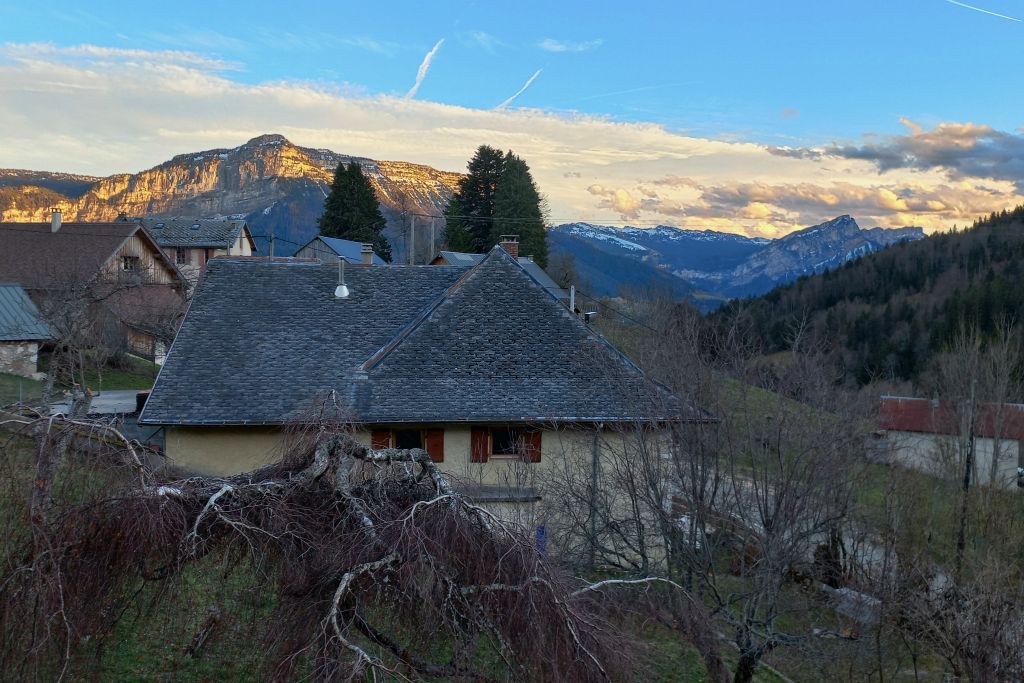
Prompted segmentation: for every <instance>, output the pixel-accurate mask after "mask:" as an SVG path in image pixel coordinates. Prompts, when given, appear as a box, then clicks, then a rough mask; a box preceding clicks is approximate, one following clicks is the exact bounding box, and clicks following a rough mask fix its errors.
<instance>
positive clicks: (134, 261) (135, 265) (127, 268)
mask: <svg viewBox="0 0 1024 683" xmlns="http://www.w3.org/2000/svg"><path fill="white" fill-rule="evenodd" d="M138 269H139V257H138V256H122V257H121V270H123V271H124V272H126V273H134V272H135V271H137V270H138Z"/></svg>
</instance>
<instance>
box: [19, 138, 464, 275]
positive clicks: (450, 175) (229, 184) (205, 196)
mask: <svg viewBox="0 0 1024 683" xmlns="http://www.w3.org/2000/svg"><path fill="white" fill-rule="evenodd" d="M351 162H356V163H359V164H360V166H362V168H363V171H364V172H365V173H366V175H367V176H368V177H369V179H370V183H371V184H372V185H373V188H374V191H375V192H376V194H377V197H378V200H379V201H380V204H381V211H382V213H383V214H384V218H385V220H386V221H387V228H386V230H385V234H386V236H387V237H388V238H389V240H390V241H391V242H392V247H393V251H395V252H397V253H398V254H399V255H401V254H403V253H404V251H405V250H404V247H405V231H406V226H407V223H406V220H407V219H406V218H405V216H404V212H411V213H426V214H434V215H440V214H441V213H442V212H443V210H444V207H445V206H446V205H447V202H448V198H449V197H450V196H451V194H452V192H453V191H454V189H455V187H456V185H457V183H458V180H459V179H460V178H461V177H462V174H461V173H455V172H451V171H441V170H438V169H435V168H432V167H430V166H426V165H424V164H414V163H411V162H405V161H388V160H373V159H369V158H366V157H357V156H352V155H347V154H341V153H337V152H333V151H331V150H329V149H323V148H319V149H318V148H310V147H301V146H298V145H295V144H293V143H291V142H290V141H289V140H288V139H287V138H285V137H284V136H283V135H280V134H276V133H270V134H265V135H260V136H257V137H255V138H252V139H251V140H249V141H247V142H245V143H244V144H242V145H238V146H237V147H221V148H214V149H208V150H202V151H198V152H186V153H182V154H177V155H175V156H173V157H171V158H170V159H168V160H167V161H164V162H162V163H160V164H157V165H156V166H153V167H151V168H148V169H145V170H143V171H139V172H137V173H116V174H112V175H109V176H106V177H102V178H95V177H92V176H76V175H75V174H67V173H57V172H42V171H19V170H17V169H0V220H4V221H46V220H49V209H50V208H51V207H58V208H60V209H61V210H62V211H63V213H64V215H65V218H66V220H88V221H105V220H113V219H114V218H116V217H117V215H118V214H119V213H121V212H124V213H126V214H128V215H130V216H146V215H152V216H157V215H188V216H196V217H204V218H221V217H228V216H232V217H236V218H245V219H246V220H247V221H248V222H249V224H250V227H251V228H252V230H253V232H254V233H255V234H257V235H261V236H269V235H271V234H273V235H274V236H275V237H276V238H277V244H276V245H275V248H276V253H278V254H282V255H283V254H289V253H292V252H294V251H295V249H297V248H298V246H300V245H301V244H304V243H305V242H307V241H308V240H309V239H311V238H312V237H313V236H314V235H316V233H317V227H316V219H317V218H319V216H320V214H321V213H322V211H323V201H324V199H325V198H326V196H327V193H328V192H329V191H330V184H331V181H332V179H333V174H334V168H335V167H336V166H337V164H338V163H351ZM57 176H60V177H62V178H64V182H63V184H61V183H57V182H55V181H54V180H53V178H54V177H57ZM75 178H77V179H78V180H77V181H76V180H74V179H75ZM5 181H6V182H5ZM76 183H77V185H76ZM83 184H84V185H85V187H84V188H83V187H81V186H82V185H83ZM61 189H63V190H64V191H61ZM75 189H77V190H78V193H77V194H76V193H75V191H73V190H75ZM435 227H437V226H435ZM440 228H443V226H439V227H438V229H437V230H436V234H437V235H440V233H441V229H440ZM260 241H261V242H263V243H264V245H265V242H266V237H263V238H262V239H261V240H260ZM264 251H265V250H264Z"/></svg>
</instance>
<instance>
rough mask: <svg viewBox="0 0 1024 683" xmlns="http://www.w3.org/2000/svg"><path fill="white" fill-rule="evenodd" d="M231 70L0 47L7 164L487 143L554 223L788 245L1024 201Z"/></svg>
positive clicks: (423, 158)
mask: <svg viewBox="0 0 1024 683" xmlns="http://www.w3.org/2000/svg"><path fill="white" fill-rule="evenodd" d="M435 47H436V46H435ZM225 68H226V67H225V65H224V64H223V63H222V62H219V61H217V60H209V59H205V58H203V57H202V56H201V55H194V54H192V53H178V52H146V51H139V50H113V49H110V48H100V47H95V46H77V47H73V48H57V47H54V46H52V45H5V46H0V130H3V131H4V140H5V142H4V148H3V156H2V158H0V165H2V166H5V167H19V168H34V169H39V170H52V171H73V172H79V173H87V174H92V175H107V174H110V173H113V172H134V171H138V170H141V169H144V168H148V167H151V166H153V165H155V164H158V163H161V162H163V161H165V160H167V159H169V158H170V157H172V156H174V155H176V154H181V153H186V152H192V151H200V150H204V149H210V148H214V147H230V146H234V145H238V144H241V143H243V142H245V141H246V140H247V139H249V138H251V137H254V136H256V135H260V134H263V133H270V132H275V133H282V134H284V135H285V136H287V137H288V138H289V139H291V140H292V141H293V142H295V143H296V144H300V145H306V146H310V147H327V148H330V149H333V150H336V151H338V152H341V153H346V154H353V155H357V156H366V157H370V158H376V159H395V160H405V161H411V162H418V163H426V164H430V165H432V166H435V167H437V168H441V169H446V170H463V169H464V168H465V164H466V161H467V159H469V157H470V156H471V155H472V153H473V151H474V150H475V149H476V147H477V146H479V145H480V144H490V145H493V146H495V147H498V148H500V149H513V150H515V152H516V153H517V154H519V155H520V156H522V157H523V158H524V159H525V160H526V161H527V163H529V164H530V167H531V168H532V169H533V172H534V176H535V178H536V180H537V183H538V185H539V186H540V188H541V190H542V192H544V194H545V195H547V197H548V200H549V204H550V210H551V217H552V218H553V219H555V220H558V221H559V222H561V221H570V220H589V221H593V222H611V223H616V222H623V221H625V220H628V221H630V222H633V223H635V224H640V225H646V224H653V223H657V222H662V223H673V224H685V225H689V226H690V227H715V228H718V229H726V230H733V231H743V232H747V233H751V234H755V233H756V234H781V233H784V232H786V231H788V230H791V229H793V228H795V227H800V226H801V225H804V224H808V222H809V221H811V220H812V219H820V218H823V217H824V218H828V217H831V216H834V215H838V214H841V213H852V214H853V215H854V216H856V217H857V218H858V219H859V220H861V222H862V223H863V224H866V225H873V224H881V225H906V224H925V225H927V226H929V227H943V226H949V225H952V223H953V222H957V223H960V224H963V223H965V222H968V221H969V220H970V219H971V218H973V217H974V216H976V215H978V214H981V213H987V212H989V211H992V210H1001V209H1002V208H1004V207H1006V206H1012V205H1013V204H1014V203H1018V202H1024V198H1022V197H1020V196H1019V193H1018V192H1017V191H1016V189H1015V187H1014V185H1013V183H1012V182H1011V181H1009V180H1005V179H1004V180H991V179H989V180H986V179H983V178H979V177H971V178H954V177H951V175H950V173H949V171H948V169H946V168H944V167H928V168H920V167H915V168H902V167H896V168H891V169H887V170H885V171H883V172H881V173H880V172H879V168H878V165H877V164H876V163H875V162H874V161H872V160H870V159H857V158H843V157H837V156H835V155H823V156H819V157H814V156H813V155H809V154H789V155H787V154H779V153H778V150H772V149H770V148H768V147H766V146H764V145H760V144H753V143H749V142H730V141H722V140H714V139H707V138H700V137H695V136H688V135H683V134H679V133H677V132H673V131H670V130H668V129H666V128H664V127H662V126H660V125H656V124H651V123H622V122H617V121H614V120H611V119H608V118H601V117H594V116H584V115H579V114H558V113H552V112H546V111H541V110H537V109H501V110H496V111H495V110H480V109H471V108H467V107H460V106H452V105H446V104H440V103H437V102H429V101H421V100H415V99H405V98H402V97H395V96H383V95H366V94H362V93H359V92H358V91H351V90H350V89H346V88H337V87H335V88H328V87H325V86H323V85H322V84H309V83H295V82H283V81H279V82H266V83H257V84H251V83H244V82H241V81H239V80H236V79H235V78H234V73H233V72H231V71H225ZM773 151H775V153H772V152H773ZM961 172H962V169H961ZM598 188H600V190H599V189H598Z"/></svg>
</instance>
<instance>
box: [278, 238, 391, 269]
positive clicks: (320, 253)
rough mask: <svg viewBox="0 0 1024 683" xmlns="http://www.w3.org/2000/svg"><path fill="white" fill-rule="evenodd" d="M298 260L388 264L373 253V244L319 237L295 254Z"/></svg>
mask: <svg viewBox="0 0 1024 683" xmlns="http://www.w3.org/2000/svg"><path fill="white" fill-rule="evenodd" d="M295 256H296V257H297V258H317V259H320V260H321V261H323V262H324V263H334V264H337V263H338V261H339V260H340V259H345V262H346V263H352V264H363V265H371V264H372V265H375V266H383V265H385V264H386V263H387V262H386V261H385V260H384V259H382V258H381V257H380V256H377V254H375V253H373V245H372V244H364V243H362V242H353V241H352V240H342V239H338V238H337V237H324V236H323V235H317V236H316V237H314V238H313V239H311V240H310V241H309V242H307V243H306V244H305V245H303V246H302V247H300V248H299V250H298V251H296V252H295Z"/></svg>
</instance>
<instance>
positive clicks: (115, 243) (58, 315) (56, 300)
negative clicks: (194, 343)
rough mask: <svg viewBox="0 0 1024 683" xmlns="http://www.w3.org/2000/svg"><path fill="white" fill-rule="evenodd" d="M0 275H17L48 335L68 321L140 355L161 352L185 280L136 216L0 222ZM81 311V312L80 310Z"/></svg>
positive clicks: (4, 278)
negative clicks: (85, 324)
mask: <svg viewBox="0 0 1024 683" xmlns="http://www.w3.org/2000/svg"><path fill="white" fill-rule="evenodd" d="M0 244H2V245H3V248H2V249H0V282H17V283H18V284H19V285H21V287H22V288H23V289H24V290H25V291H26V292H27V293H28V295H29V296H30V297H31V299H32V301H33V303H34V304H35V306H36V308H37V310H38V312H39V313H40V315H41V317H42V318H43V319H44V320H45V321H46V322H47V323H48V325H49V327H50V328H51V330H52V331H53V333H54V336H55V338H57V339H62V338H66V337H67V336H68V335H69V334H70V333H71V330H70V327H71V326H72V325H74V326H75V332H74V333H75V334H76V335H81V334H84V333H83V332H82V325H81V324H80V322H81V321H82V320H88V321H89V322H90V324H89V328H90V329H89V330H88V334H89V336H90V339H93V340H96V341H99V340H102V343H103V344H104V345H107V346H108V347H114V346H122V347H123V348H124V349H125V350H127V351H128V352H130V353H134V354H136V355H139V356H141V357H144V358H149V359H157V358H159V357H160V356H162V352H163V346H164V344H165V340H169V338H170V337H172V336H173V333H174V329H175V328H176V326H177V323H178V322H179V321H180V317H181V310H182V308H183V303H184V295H185V290H186V289H187V286H188V283H187V281H186V280H185V279H184V277H183V276H182V274H181V272H180V271H179V270H178V269H177V268H176V267H175V266H174V264H173V263H171V261H170V260H169V259H168V258H167V256H166V255H165V254H164V252H163V251H161V249H160V247H159V246H157V244H156V242H154V241H153V239H152V238H151V237H150V236H149V234H148V233H147V232H146V231H145V229H143V227H142V225H140V224H139V223H131V222H113V223H79V222H68V223H65V222H63V221H62V220H61V214H60V211H59V210H58V211H54V214H53V217H52V220H51V222H50V223H0ZM86 311H87V312H88V315H85V312H86Z"/></svg>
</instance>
